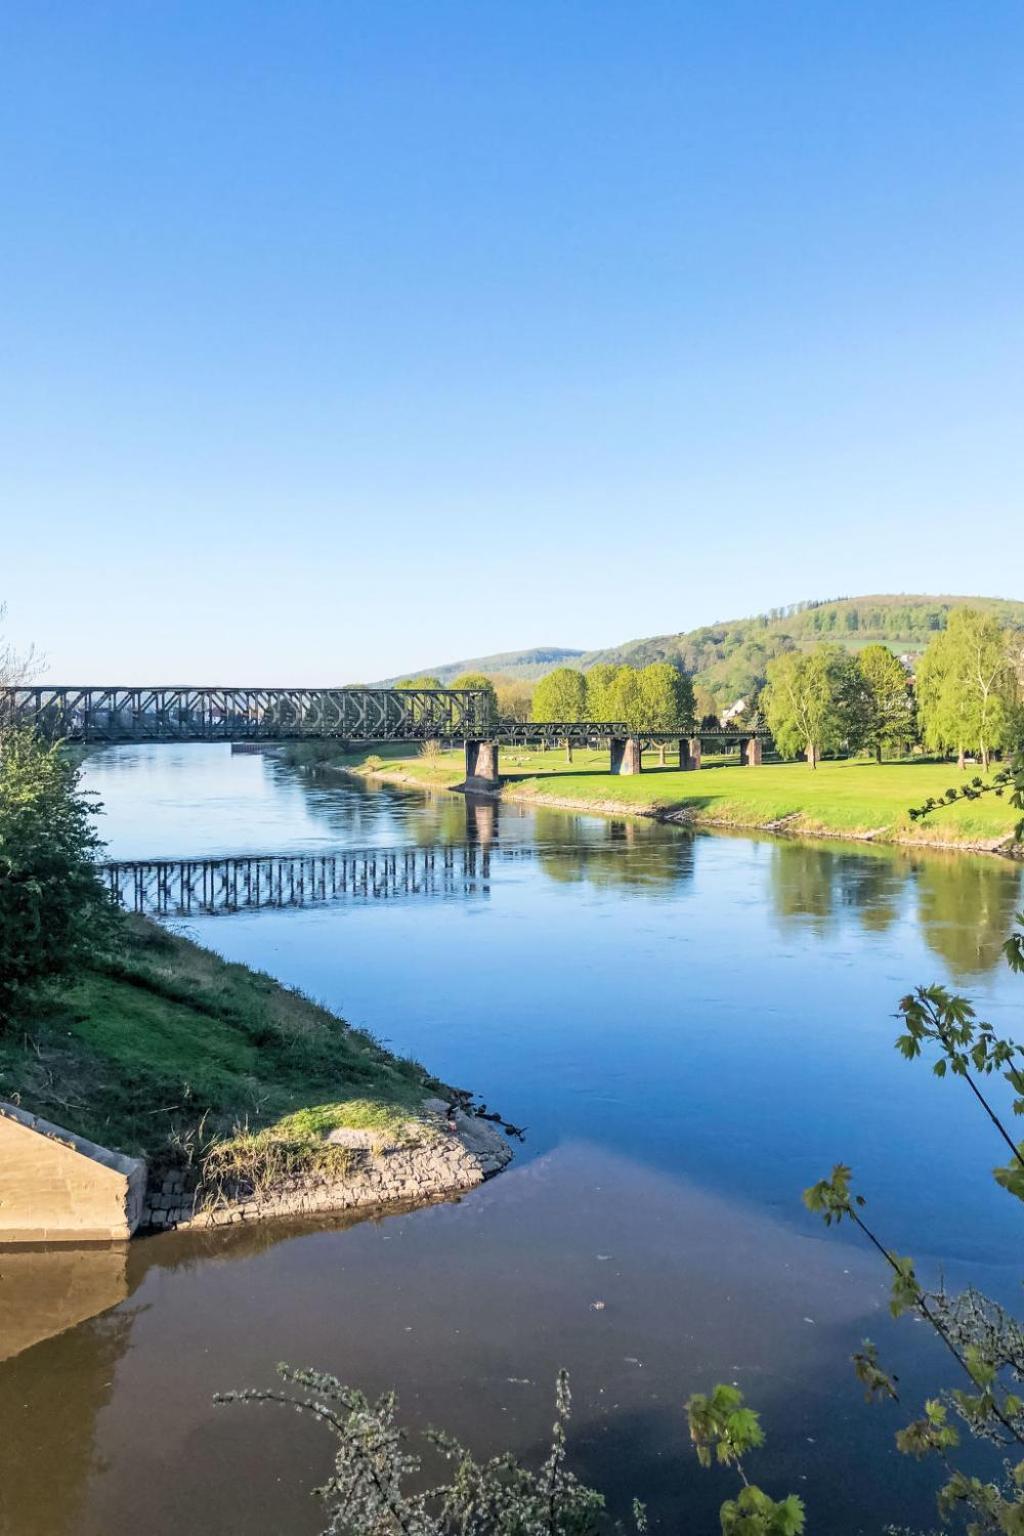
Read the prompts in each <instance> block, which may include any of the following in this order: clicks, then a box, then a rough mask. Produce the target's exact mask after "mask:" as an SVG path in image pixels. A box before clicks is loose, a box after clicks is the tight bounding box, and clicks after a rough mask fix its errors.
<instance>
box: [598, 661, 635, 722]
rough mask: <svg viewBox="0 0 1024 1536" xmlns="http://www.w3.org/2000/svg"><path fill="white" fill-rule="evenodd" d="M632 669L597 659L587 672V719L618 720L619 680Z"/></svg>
mask: <svg viewBox="0 0 1024 1536" xmlns="http://www.w3.org/2000/svg"><path fill="white" fill-rule="evenodd" d="M633 670H634V669H633V668H632V667H630V666H621V667H620V666H616V665H615V664H614V663H613V662H610V661H599V662H597V663H596V665H595V666H593V667H591V668H590V670H589V671H588V672H587V718H588V719H589V720H601V721H604V722H607V721H609V720H615V721H617V720H619V718H620V716H619V715H618V714H617V713H616V711H617V709H618V707H619V697H618V688H619V680H620V678H621V677H622V676H623V675H624V674H625V673H630V672H632V671H633Z"/></svg>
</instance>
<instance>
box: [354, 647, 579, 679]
mask: <svg viewBox="0 0 1024 1536" xmlns="http://www.w3.org/2000/svg"><path fill="white" fill-rule="evenodd" d="M585 654H586V653H585V652H584V651H580V650H575V651H574V650H567V649H566V648H565V647H564V646H560V645H535V646H533V647H532V648H531V649H530V650H527V651H502V652H500V653H499V654H498V655H495V656H474V657H472V658H471V659H470V660H468V661H448V662H445V663H444V665H443V666H440V667H437V666H433V667H413V668H412V669H411V671H409V672H400V673H399V674H398V675H397V676H396V677H388V678H385V679H384V685H385V686H386V685H387V684H390V683H397V682H400V681H401V679H402V678H405V677H420V676H425V677H436V678H437V679H438V681H439V682H442V683H444V684H445V685H447V684H448V683H450V682H451V681H452V678H454V677H458V676H459V674H460V673H461V672H486V673H487V675H488V677H508V678H515V679H517V680H521V681H523V682H533V681H535V680H536V679H537V678H538V677H543V676H544V674H545V672H550V671H551V669H552V667H576V666H579V664H580V658H581V657H582V656H584V655H585Z"/></svg>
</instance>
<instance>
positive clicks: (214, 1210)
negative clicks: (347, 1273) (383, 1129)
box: [140, 1099, 512, 1232]
mask: <svg viewBox="0 0 1024 1536" xmlns="http://www.w3.org/2000/svg"><path fill="white" fill-rule="evenodd" d="M424 1111H425V1115H424V1119H423V1121H422V1122H417V1129H416V1131H415V1132H414V1133H413V1136H412V1139H409V1140H403V1141H400V1142H394V1143H382V1142H381V1141H380V1138H379V1137H378V1136H377V1135H376V1134H375V1133H374V1132H371V1131H358V1130H336V1131H331V1132H330V1134H329V1136H328V1138H327V1140H328V1141H329V1142H331V1143H332V1144H333V1145H335V1146H341V1147H344V1148H345V1149H346V1150H347V1151H348V1153H349V1157H348V1159H347V1167H346V1170H345V1173H344V1176H343V1177H339V1176H337V1175H334V1176H327V1175H324V1174H323V1173H318V1172H315V1171H311V1172H308V1173H303V1174H298V1175H295V1176H293V1177H289V1178H287V1179H284V1180H281V1181H280V1182H279V1183H275V1184H273V1185H271V1186H270V1187H268V1188H263V1189H260V1190H256V1189H252V1188H245V1187H237V1186H236V1187H235V1188H233V1189H229V1190H227V1191H226V1192H223V1193H222V1194H221V1195H219V1196H218V1197H217V1198H215V1199H214V1198H212V1197H211V1196H210V1194H209V1192H208V1191H203V1190H202V1189H197V1188H195V1187H194V1186H193V1187H190V1185H189V1181H188V1179H187V1178H186V1176H185V1175H184V1174H180V1173H177V1174H171V1175H170V1176H169V1177H167V1178H165V1179H164V1180H163V1181H162V1183H161V1184H160V1185H159V1186H158V1187H156V1188H153V1187H151V1188H150V1190H149V1191H148V1194H147V1198H146V1207H145V1211H144V1213H143V1218H142V1222H141V1223H140V1231H151V1232H153V1231H157V1232H159V1231H169V1230H172V1229H175V1228H176V1229H178V1230H181V1229H182V1228H192V1229H195V1228H207V1227H222V1226H229V1225H232V1224H234V1223H237V1222H243V1221H259V1220H263V1219H265V1218H267V1217H271V1216H308V1215H315V1214H328V1213H330V1212H335V1211H356V1210H372V1209H374V1208H375V1207H380V1208H384V1207H387V1206H389V1205H399V1204H400V1205H416V1204H424V1203H426V1202H428V1201H431V1200H437V1199H443V1198H444V1197H445V1196H452V1195H457V1194H461V1193H464V1192H465V1191H466V1190H469V1189H473V1188H474V1187H475V1186H476V1185H477V1184H481V1183H482V1182H483V1181H484V1179H487V1178H490V1177H491V1176H492V1175H493V1174H495V1173H499V1172H500V1171H501V1169H502V1168H504V1167H505V1166H506V1164H507V1163H508V1162H509V1161H510V1160H511V1157H512V1148H511V1147H510V1146H509V1144H508V1142H507V1140H506V1139H505V1137H504V1136H503V1135H502V1133H501V1132H500V1130H498V1129H497V1127H495V1126H494V1125H492V1124H490V1123H488V1122H487V1121H484V1120H481V1119H480V1118H479V1117H478V1116H476V1115H471V1114H469V1115H467V1114H466V1113H464V1111H463V1110H461V1109H456V1110H454V1111H453V1113H452V1114H451V1116H450V1117H449V1113H448V1105H447V1104H446V1103H445V1102H444V1100H442V1099H428V1100H427V1101H426V1103H425V1104H424Z"/></svg>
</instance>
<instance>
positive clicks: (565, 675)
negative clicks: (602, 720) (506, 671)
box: [533, 667, 587, 763]
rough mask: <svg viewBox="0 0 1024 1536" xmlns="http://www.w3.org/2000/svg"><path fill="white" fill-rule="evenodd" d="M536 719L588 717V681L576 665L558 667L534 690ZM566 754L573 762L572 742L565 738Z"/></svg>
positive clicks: (568, 759) (534, 716)
mask: <svg viewBox="0 0 1024 1536" xmlns="http://www.w3.org/2000/svg"><path fill="white" fill-rule="evenodd" d="M533 718H534V719H535V720H537V721H544V720H586V718H587V680H586V678H585V677H584V676H583V673H582V672H577V671H576V669H575V668H574V667H556V668H555V670H554V671H553V672H549V673H548V674H547V676H546V677H542V678H541V680H540V682H539V683H538V684H537V686H536V688H535V689H534V690H533ZM565 756H566V760H567V761H568V762H570V763H571V762H572V741H571V739H570V738H569V737H568V736H567V737H566V738H565Z"/></svg>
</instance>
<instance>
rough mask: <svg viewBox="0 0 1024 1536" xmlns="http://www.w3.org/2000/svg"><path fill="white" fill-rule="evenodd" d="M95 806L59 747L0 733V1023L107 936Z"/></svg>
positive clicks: (109, 918)
mask: <svg viewBox="0 0 1024 1536" xmlns="http://www.w3.org/2000/svg"><path fill="white" fill-rule="evenodd" d="M97 811H98V807H97V806H96V805H94V804H92V803H91V802H90V801H89V800H88V799H87V798H86V796H85V795H84V794H83V793H82V791H81V788H80V786H79V769H78V767H77V766H76V765H75V764H74V763H73V762H72V761H71V760H70V759H69V758H68V757H67V755H66V754H65V752H64V751H63V750H62V749H61V748H60V747H59V746H47V745H46V744H45V743H43V742H42V741H40V739H39V738H38V737H37V736H36V735H35V734H34V733H33V732H30V731H20V730H19V731H11V732H8V733H5V734H4V736H3V738H2V739H0V1028H3V1025H4V1022H5V1021H7V1020H9V1019H10V1018H11V1016H12V1015H13V1014H14V1013H16V1012H17V1011H18V1010H19V1009H20V1008H21V1007H22V1006H23V1005H24V1004H25V1003H26V1002H27V1001H28V1000H29V998H30V997H31V996H32V995H33V994H34V992H35V991H36V989H37V988H38V987H39V986H40V985H41V984H42V983H44V982H46V981H48V980H50V979H51V978H54V977H60V976H66V975H69V974H71V973H73V972H74V971H75V969H76V968H77V967H78V966H79V965H80V964H81V963H82V962H83V961H84V960H85V959H86V958H87V957H88V958H93V957H94V956H95V955H96V953H97V952H98V951H102V950H103V949H104V948H106V947H107V946H108V944H109V942H110V939H111V937H112V934H113V927H114V923H115V914H114V909H113V907H112V905H111V903H110V900H109V898H108V896H107V894H106V892H105V891H104V888H103V885H102V884H101V882H100V879H99V876H98V874H97V872H96V866H95V863H94V857H95V854H96V852H97V850H98V849H99V847H100V846H101V845H100V840H99V837H98V836H97V833H96V830H95V827H94V826H93V817H94V816H95V815H96V814H97Z"/></svg>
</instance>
